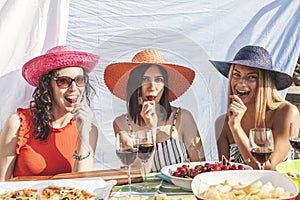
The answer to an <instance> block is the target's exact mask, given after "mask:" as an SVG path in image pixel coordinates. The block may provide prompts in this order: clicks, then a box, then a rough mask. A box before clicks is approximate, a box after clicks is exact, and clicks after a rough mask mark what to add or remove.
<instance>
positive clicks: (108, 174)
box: [9, 169, 143, 185]
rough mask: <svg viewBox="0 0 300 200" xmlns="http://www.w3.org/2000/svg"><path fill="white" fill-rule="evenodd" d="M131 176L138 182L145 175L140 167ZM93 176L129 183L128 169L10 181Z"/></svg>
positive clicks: (17, 178)
mask: <svg viewBox="0 0 300 200" xmlns="http://www.w3.org/2000/svg"><path fill="white" fill-rule="evenodd" d="M130 176H131V182H132V183H138V182H142V181H143V177H142V174H141V171H140V170H139V169H132V170H131V173H130ZM91 177H101V178H103V179H104V180H105V181H108V180H117V185H124V184H127V183H128V177H127V170H126V169H109V170H94V171H86V172H71V173H62V174H57V175H55V176H22V177H15V178H12V179H10V180H9V181H28V180H51V179H71V178H91Z"/></svg>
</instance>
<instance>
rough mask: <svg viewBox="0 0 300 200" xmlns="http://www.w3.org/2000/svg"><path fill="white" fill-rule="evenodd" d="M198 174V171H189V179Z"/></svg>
mask: <svg viewBox="0 0 300 200" xmlns="http://www.w3.org/2000/svg"><path fill="white" fill-rule="evenodd" d="M198 174H199V172H198V171H195V170H191V171H190V177H191V178H194V177H195V176H197V175H198Z"/></svg>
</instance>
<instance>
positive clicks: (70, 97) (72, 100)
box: [65, 96, 78, 104]
mask: <svg viewBox="0 0 300 200" xmlns="http://www.w3.org/2000/svg"><path fill="white" fill-rule="evenodd" d="M77 99H78V97H77V96H69V97H65V100H66V101H67V102H69V103H71V104H73V103H76V102H77Z"/></svg>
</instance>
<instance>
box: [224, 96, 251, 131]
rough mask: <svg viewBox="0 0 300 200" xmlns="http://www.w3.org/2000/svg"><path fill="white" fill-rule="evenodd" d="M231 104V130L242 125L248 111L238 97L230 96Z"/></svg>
mask: <svg viewBox="0 0 300 200" xmlns="http://www.w3.org/2000/svg"><path fill="white" fill-rule="evenodd" d="M229 97H230V98H231V104H230V105H229V107H228V111H227V115H228V125H229V127H230V128H233V127H235V126H238V125H241V120H242V118H243V116H244V114H245V112H246V110H247V107H246V106H245V104H244V103H243V101H242V100H241V99H240V98H239V97H238V96H237V95H230V96H229Z"/></svg>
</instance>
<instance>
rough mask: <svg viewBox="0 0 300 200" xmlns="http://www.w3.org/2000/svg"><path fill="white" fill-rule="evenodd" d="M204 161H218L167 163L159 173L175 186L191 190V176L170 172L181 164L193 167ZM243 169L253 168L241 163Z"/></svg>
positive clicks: (202, 163)
mask: <svg viewBox="0 0 300 200" xmlns="http://www.w3.org/2000/svg"><path fill="white" fill-rule="evenodd" d="M205 163H210V164H212V163H220V162H219V161H204V162H190V163H179V164H174V165H169V166H165V167H163V168H162V169H161V173H162V174H164V175H165V176H167V177H169V178H170V180H171V181H172V183H173V184H174V185H176V186H179V187H181V188H182V189H185V190H189V191H191V190H192V187H191V183H192V180H193V179H192V178H182V177H176V176H173V175H172V173H173V172H174V171H176V169H177V167H181V166H182V165H189V166H190V168H194V167H195V166H196V165H199V164H201V165H204V164H205ZM230 164H231V165H232V164H236V165H243V164H240V163H233V162H230ZM243 166H244V168H245V170H252V169H253V168H252V167H250V166H248V165H243ZM245 170H234V171H245ZM227 171H233V170H226V172H227ZM204 173H214V172H203V174H204Z"/></svg>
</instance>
